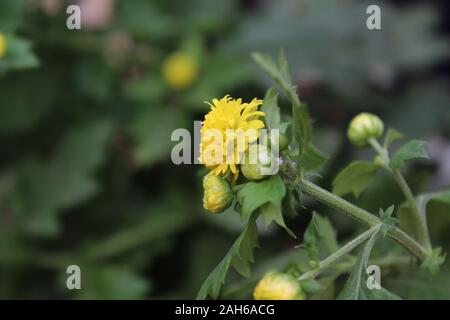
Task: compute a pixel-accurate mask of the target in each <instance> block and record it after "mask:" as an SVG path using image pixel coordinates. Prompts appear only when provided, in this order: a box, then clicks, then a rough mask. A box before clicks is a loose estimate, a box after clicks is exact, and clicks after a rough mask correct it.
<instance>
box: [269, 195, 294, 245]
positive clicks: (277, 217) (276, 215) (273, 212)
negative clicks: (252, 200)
mask: <svg viewBox="0 0 450 320" xmlns="http://www.w3.org/2000/svg"><path fill="white" fill-rule="evenodd" d="M261 215H262V217H263V220H264V224H265V226H266V228H267V227H268V226H269V225H270V224H271V223H272V222H273V221H275V222H276V223H277V224H278V225H279V226H280V227H282V228H284V229H285V230H286V232H287V233H288V234H289V235H290V236H291V237H293V238H297V237H296V236H295V234H294V233H293V232H292V231H291V230H290V229H289V228H288V227H287V226H286V223H285V222H284V219H283V213H282V211H281V207H279V206H276V205H274V204H272V203H270V202H269V203H266V204H265V205H263V206H262V207H261Z"/></svg>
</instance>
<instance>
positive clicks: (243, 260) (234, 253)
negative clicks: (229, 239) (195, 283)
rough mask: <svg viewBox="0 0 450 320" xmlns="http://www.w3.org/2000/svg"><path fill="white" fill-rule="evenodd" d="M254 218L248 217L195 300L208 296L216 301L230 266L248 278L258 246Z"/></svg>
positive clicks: (254, 216)
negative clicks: (255, 249) (240, 231)
mask: <svg viewBox="0 0 450 320" xmlns="http://www.w3.org/2000/svg"><path fill="white" fill-rule="evenodd" d="M256 218H257V214H253V215H252V216H251V217H250V219H249V221H248V223H247V226H246V227H245V229H244V230H243V231H242V233H241V234H240V236H239V237H238V238H237V240H236V241H235V242H234V244H233V246H232V247H231V248H230V250H229V251H228V253H227V254H226V255H225V257H224V258H223V259H222V261H221V262H220V263H219V264H218V265H217V267H216V268H215V269H214V270H213V271H212V272H211V274H210V275H209V276H208V277H207V278H206V280H205V282H204V283H203V284H202V286H201V288H200V290H199V292H198V294H197V298H196V299H198V300H204V299H206V298H207V297H208V296H210V297H212V298H214V299H216V298H217V297H218V296H219V294H220V290H221V288H222V285H223V283H224V282H225V278H226V276H227V274H228V271H229V268H230V266H233V267H234V268H235V269H236V271H238V272H239V273H240V274H241V275H243V276H244V277H249V276H250V265H251V263H253V261H254V257H253V250H254V248H255V247H257V246H258V245H259V243H258V228H257V226H256Z"/></svg>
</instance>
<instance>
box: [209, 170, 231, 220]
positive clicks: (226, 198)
mask: <svg viewBox="0 0 450 320" xmlns="http://www.w3.org/2000/svg"><path fill="white" fill-rule="evenodd" d="M203 190H204V195H203V207H204V208H205V209H206V210H208V211H211V212H214V213H219V212H222V211H224V210H225V209H227V208H228V207H229V206H230V205H231V203H232V202H233V192H232V190H231V187H230V184H229V183H228V182H227V181H226V180H225V179H223V178H222V177H219V176H215V175H212V174H208V175H206V176H205V177H204V178H203Z"/></svg>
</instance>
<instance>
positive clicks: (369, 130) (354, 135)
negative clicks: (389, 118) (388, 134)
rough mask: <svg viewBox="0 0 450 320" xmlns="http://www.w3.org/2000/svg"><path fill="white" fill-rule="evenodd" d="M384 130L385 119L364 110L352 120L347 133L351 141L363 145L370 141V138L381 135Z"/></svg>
mask: <svg viewBox="0 0 450 320" xmlns="http://www.w3.org/2000/svg"><path fill="white" fill-rule="evenodd" d="M383 130H384V124H383V121H382V120H381V119H380V118H379V117H378V116H376V115H374V114H371V113H367V112H363V113H360V114H359V115H357V116H356V117H354V118H353V120H352V121H351V122H350V125H349V127H348V131H347V135H348V138H349V139H350V142H351V143H353V144H354V145H356V146H359V147H362V146H365V145H366V144H367V143H368V141H369V139H371V138H378V137H380V136H381V135H382V134H383Z"/></svg>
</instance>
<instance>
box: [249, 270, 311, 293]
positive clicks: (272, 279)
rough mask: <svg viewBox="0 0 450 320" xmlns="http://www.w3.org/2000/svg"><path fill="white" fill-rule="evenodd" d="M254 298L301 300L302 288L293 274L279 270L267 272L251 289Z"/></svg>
mask: <svg viewBox="0 0 450 320" xmlns="http://www.w3.org/2000/svg"><path fill="white" fill-rule="evenodd" d="M253 297H254V298H255V300H303V299H305V296H304V294H303V291H302V288H301V287H300V284H299V283H298V282H297V280H296V279H295V278H294V276H292V275H290V274H286V273H280V272H274V271H271V272H268V273H266V274H265V275H264V277H263V278H262V279H261V280H260V281H259V282H258V284H257V285H256V287H255V290H254V291H253Z"/></svg>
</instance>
